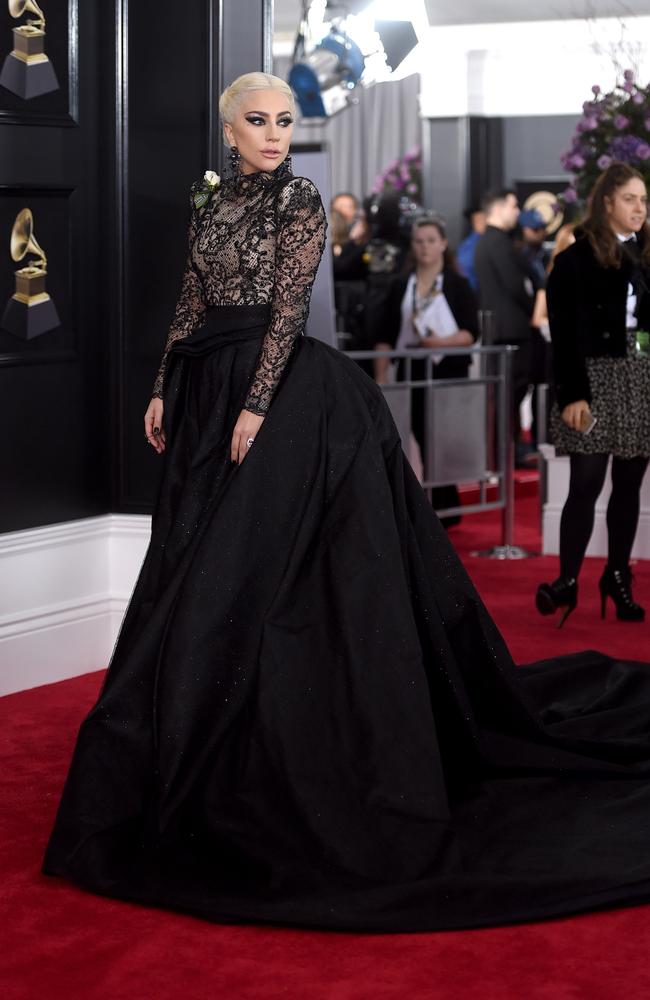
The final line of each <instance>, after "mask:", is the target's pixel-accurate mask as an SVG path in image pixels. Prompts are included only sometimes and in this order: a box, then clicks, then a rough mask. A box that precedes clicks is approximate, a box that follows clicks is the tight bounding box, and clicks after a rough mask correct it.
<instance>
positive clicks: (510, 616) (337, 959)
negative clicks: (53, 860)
mask: <svg viewBox="0 0 650 1000" xmlns="http://www.w3.org/2000/svg"><path fill="white" fill-rule="evenodd" d="M517 506H518V510H517V519H518V535H517V539H516V540H517V542H518V543H519V544H522V545H524V546H526V547H529V548H531V549H538V548H539V538H538V536H537V532H536V501H535V499H534V498H525V499H521V500H520V501H518V505H517ZM452 538H453V541H454V543H455V544H456V546H457V547H458V549H459V551H460V552H461V554H462V555H463V558H464V559H465V561H466V564H467V566H468V569H469V572H470V573H471V575H472V576H473V578H474V580H475V581H476V583H477V585H478V587H479V590H480V591H481V593H482V595H483V597H484V599H485V601H486V603H487V605H488V607H489V608H490V611H491V612H492V614H493V615H494V616H495V618H496V620H497V622H498V624H499V625H500V627H501V629H502V630H503V632H504V634H505V636H506V638H507V639H508V641H509V642H510V646H511V649H512V651H513V653H514V655H515V657H516V658H517V659H518V660H520V661H526V660H531V659H539V658H542V657H546V656H552V655H554V654H556V653H561V652H571V651H573V650H577V649H583V648H585V647H595V648H598V649H602V650H603V651H605V652H609V653H612V654H615V655H617V656H626V657H628V658H647V659H650V648H649V647H650V643H648V636H649V628H650V626H648V625H642V626H633V625H624V624H621V623H618V622H616V621H615V620H614V618H613V615H612V611H611V606H610V612H609V619H608V620H607V621H606V622H604V623H601V622H600V620H599V617H598V606H597V590H596V584H597V579H598V575H599V572H600V561H598V560H592V561H591V563H593V565H592V564H591V563H590V564H589V565H588V566H587V567H586V570H585V572H584V573H583V576H582V577H581V601H580V605H579V607H578V610H577V611H576V612H575V614H574V615H573V616H572V617H571V618H570V619H569V621H568V622H567V625H566V626H565V628H564V629H563V630H562V631H561V632H558V631H557V629H554V627H553V624H552V622H551V621H549V620H548V619H541V618H539V617H538V616H537V615H536V613H535V611H534V608H533V605H532V594H533V592H534V588H535V585H536V584H537V582H538V581H539V580H540V579H552V578H553V576H554V575H555V569H556V562H555V560H553V559H533V560H528V561H526V562H515V563H501V562H494V561H487V560H479V559H475V558H471V557H470V556H469V555H468V553H469V552H470V551H471V550H473V549H475V548H484V547H487V546H489V545H491V544H494V543H496V542H498V541H499V524H498V517H496V516H495V515H494V514H488V515H472V516H467V517H466V518H465V519H464V521H463V523H462V525H461V526H460V527H459V528H455V529H453V533H452ZM636 575H637V593H638V596H639V598H640V599H641V600H642V601H643V600H645V603H649V602H650V565H648V564H644V565H639V566H638V567H637V568H636ZM99 682H100V675H98V674H87V675H86V676H84V677H79V678H76V679H74V680H70V681H63V682H61V683H59V684H52V685H49V686H47V687H42V688H37V689H35V690H33V691H26V692H23V693H20V694H16V695H11V696H9V697H7V698H4V699H0V734H1V735H0V747H1V758H2V760H1V765H0V766H1V771H0V774H1V776H2V777H1V780H2V786H3V787H2V799H1V802H2V811H1V815H0V830H1V833H2V839H1V844H2V850H1V851H0V868H1V878H0V894H1V897H2V902H3V907H2V914H1V915H0V917H1V919H2V927H3V933H2V946H1V947H0V997H2V1000H59V998H61V1000H63V998H65V1000H109V998H110V1000H172V998H179V1000H212V998H213V997H214V998H219V1000H308V998H309V1000H406V998H408V1000H469V998H471V1000H614V998H616V1000H618V998H619V997H625V1000H642V998H643V1000H646V998H647V997H649V996H650V969H649V968H648V961H647V955H648V952H649V950H650V907H640V908H636V909H629V910H618V911H610V912H608V913H599V914H592V915H587V916H583V917H579V918H573V919H570V920H558V921H551V922H548V923H543V924H528V925H524V926H519V927H507V928H498V929H493V930H485V931H466V932H462V933H461V932H453V933H438V934H419V935H375V936H372V935H348V934H332V933H315V932H311V931H310V932H306V931H293V930H284V929H282V930H276V929H272V928H264V927H262V928H257V927H220V926H216V925H213V924H207V923H203V922H202V921H199V920H195V919H193V918H190V917H183V916H178V915H176V914H172V913H166V912H164V911H158V910H153V909H146V908H144V907H136V906H132V905H129V904H126V903H119V902H114V901H112V900H108V899H100V898H97V897H94V896H91V895H88V894H85V893H83V892H80V891H79V890H77V889H74V888H73V887H71V886H69V885H66V884H65V883H63V882H60V881H58V880H51V879H45V878H44V877H41V876H40V874H39V863H40V858H41V852H42V849H43V845H44V843H45V839H46V837H47V834H48V831H49V827H50V824H51V821H52V817H53V813H54V809H55V807H56V802H57V797H58V793H59V791H60V788H61V783H62V781H63V778H64V774H65V770H66V766H67V762H68V759H69V755H70V752H71V749H72V743H73V739H74V735H75V732H76V728H77V726H78V724H79V722H80V720H81V718H82V716H83V714H84V712H85V711H86V710H87V709H88V708H89V707H90V705H91V703H92V702H93V700H94V697H95V695H96V693H97V689H98V686H99Z"/></svg>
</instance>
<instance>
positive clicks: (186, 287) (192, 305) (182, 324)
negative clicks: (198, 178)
mask: <svg viewBox="0 0 650 1000" xmlns="http://www.w3.org/2000/svg"><path fill="white" fill-rule="evenodd" d="M195 192H196V185H195V184H193V185H192V188H191V190H190V208H191V216H190V224H189V229H188V234H187V238H188V254H187V261H186V263H185V271H184V274H183V281H182V284H181V291H180V295H179V296H178V301H177V303H176V309H175V312H174V318H173V320H172V324H171V326H170V328H169V333H168V334H167V340H166V342H165V350H164V351H163V356H162V361H161V362H160V368H159V369H158V374H157V375H156V381H155V382H154V386H153V392H152V393H151V395H152V396H159V397H161V398H162V390H163V380H164V377H165V367H166V365H167V355H168V354H169V350H170V348H171V346H172V344H173V343H174V341H175V340H181V339H182V338H183V337H187V336H188V335H189V334H190V333H191V332H192V330H194V329H195V327H196V326H197V325H198V323H199V321H200V320H201V318H202V317H203V315H204V314H205V308H206V303H205V294H204V291H203V285H202V283H201V279H200V277H199V275H198V274H197V272H196V270H195V268H194V264H193V262H192V244H193V243H194V239H195V237H196V230H197V226H198V222H199V218H200V213H199V211H198V210H197V208H196V206H195V204H194V194H195Z"/></svg>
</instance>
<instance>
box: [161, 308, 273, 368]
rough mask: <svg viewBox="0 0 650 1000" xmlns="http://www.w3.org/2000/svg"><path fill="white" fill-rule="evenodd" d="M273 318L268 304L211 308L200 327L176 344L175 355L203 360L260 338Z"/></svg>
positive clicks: (173, 349)
mask: <svg viewBox="0 0 650 1000" xmlns="http://www.w3.org/2000/svg"><path fill="white" fill-rule="evenodd" d="M270 318H271V306H270V304H269V303H260V304H259V305H253V306H237V305H227V306H209V307H208V309H207V311H206V314H205V317H204V319H203V323H202V324H201V326H199V327H197V328H196V330H193V331H192V333H190V334H189V335H188V336H187V337H183V338H182V339H180V340H176V341H174V343H173V344H172V346H171V349H170V350H171V351H173V353H174V354H188V355H190V356H192V357H200V356H201V355H202V354H208V353H211V352H212V351H215V350H219V348H221V347H226V346H227V345H229V344H234V343H237V341H244V340H255V339H261V338H262V337H263V336H264V334H265V333H266V329H267V327H268V324H269V320H270Z"/></svg>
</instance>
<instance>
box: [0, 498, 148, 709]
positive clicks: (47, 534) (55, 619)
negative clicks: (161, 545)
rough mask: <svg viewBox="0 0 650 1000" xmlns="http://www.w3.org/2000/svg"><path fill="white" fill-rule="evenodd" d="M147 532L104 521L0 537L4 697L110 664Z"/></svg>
mask: <svg viewBox="0 0 650 1000" xmlns="http://www.w3.org/2000/svg"><path fill="white" fill-rule="evenodd" d="M149 532H150V518H148V517H144V516H140V515H132V516H124V515H118V514H107V515H105V516H102V517H92V518H85V519H84V520H80V521H68V522H66V523H64V524H53V525H47V526H46V527H43V528H33V529H30V530H27V531H12V532H7V533H6V534H3V535H0V695H3V694H9V693H10V692H12V691H21V690H23V689H24V688H30V687H35V686H36V685H38V684H48V683H51V682H52V681H57V680H63V679H64V678H65V677H74V676H76V675H78V674H83V673H87V672H88V671H90V670H100V669H101V668H103V667H105V666H106V665H107V664H108V660H109V657H110V654H111V651H112V649H113V645H114V642H115V638H116V636H117V631H118V629H119V626H120V623H121V621H122V616H123V614H124V611H125V609H126V605H127V602H128V599H129V597H130V594H131V591H132V589H133V586H134V583H135V580H136V578H137V574H138V571H139V569H140V566H141V564H142V560H143V558H144V554H145V551H146V547H147V544H148V541H149Z"/></svg>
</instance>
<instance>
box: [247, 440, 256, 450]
mask: <svg viewBox="0 0 650 1000" xmlns="http://www.w3.org/2000/svg"><path fill="white" fill-rule="evenodd" d="M254 440H255V438H248V440H247V442H246V447H247V448H250V446H251V445H252V443H253V441H254Z"/></svg>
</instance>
